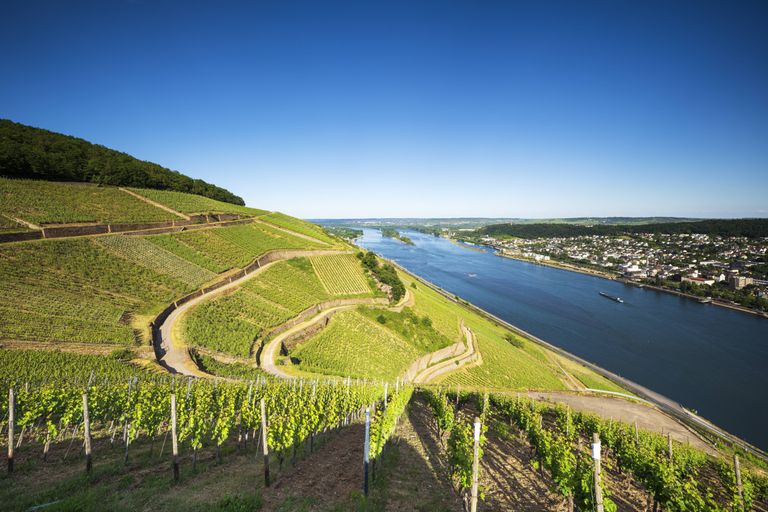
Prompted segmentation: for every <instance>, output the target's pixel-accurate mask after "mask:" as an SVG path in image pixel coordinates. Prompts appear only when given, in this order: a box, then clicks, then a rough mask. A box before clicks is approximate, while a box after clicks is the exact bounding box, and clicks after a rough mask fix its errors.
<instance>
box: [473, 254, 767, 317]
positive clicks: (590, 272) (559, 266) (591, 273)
mask: <svg viewBox="0 0 768 512" xmlns="http://www.w3.org/2000/svg"><path fill="white" fill-rule="evenodd" d="M485 247H490V248H492V249H495V247H491V246H485ZM494 254H495V255H496V256H499V257H501V258H509V259H511V260H517V261H523V262H525V263H533V264H535V265H543V266H546V267H552V268H557V269H560V270H568V271H569V272H577V273H579V274H585V275H588V276H595V277H600V278H602V279H607V280H609V281H616V282H619V283H623V284H626V285H631V286H635V287H637V288H644V289H648V290H654V291H657V292H663V293H669V294H671V295H676V296H678V297H683V298H686V299H690V300H694V301H696V302H700V301H701V299H702V297H699V296H696V295H691V294H690V293H684V292H681V291H679V290H673V289H671V288H665V287H663V286H656V285H652V284H646V283H639V282H637V281H632V280H631V279H625V278H622V277H618V276H615V275H613V274H610V273H608V272H601V271H599V270H594V269H590V268H585V267H579V266H577V265H571V264H570V263H564V262H562V261H554V260H549V261H536V260H532V259H530V258H524V257H522V256H514V255H511V254H503V253H501V252H499V251H498V250H496V252H495V253H494ZM708 304H712V305H713V306H719V307H721V308H727V309H731V310H733V311H739V312H741V313H748V314H750V315H754V316H757V317H760V318H766V319H768V313H765V312H763V311H757V310H755V309H750V308H745V307H744V306H740V305H738V304H731V303H730V302H727V301H724V300H721V299H716V298H713V299H712V300H711V301H710V302H708Z"/></svg>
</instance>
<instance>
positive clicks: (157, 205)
mask: <svg viewBox="0 0 768 512" xmlns="http://www.w3.org/2000/svg"><path fill="white" fill-rule="evenodd" d="M118 190H121V191H123V192H125V193H126V194H130V195H132V196H133V197H135V198H136V199H138V200H139V201H144V202H145V203H147V204H151V205H152V206H155V207H157V208H160V209H161V210H165V211H167V212H168V213H172V214H174V215H176V216H177V217H181V218H182V219H184V220H189V215H184V214H183V213H181V212H177V211H176V210H174V209H173V208H170V207H168V206H165V205H164V204H160V203H158V202H157V201H153V200H152V199H150V198H148V197H144V196H143V195H141V194H137V193H136V192H134V191H132V190H128V189H127V188H123V187H118Z"/></svg>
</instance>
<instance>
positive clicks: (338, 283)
mask: <svg viewBox="0 0 768 512" xmlns="http://www.w3.org/2000/svg"><path fill="white" fill-rule="evenodd" d="M310 261H311V262H312V266H313V267H314V268H315V272H317V276H318V277H319V278H320V281H321V282H322V283H323V286H324V287H325V289H326V290H327V291H328V293H329V294H330V295H354V294H357V293H370V292H371V289H370V287H369V286H368V279H367V278H366V277H365V275H364V274H363V270H362V267H361V266H360V261H359V260H358V259H357V258H355V257H354V256H353V255H351V254H340V255H336V256H315V257H313V258H311V259H310Z"/></svg>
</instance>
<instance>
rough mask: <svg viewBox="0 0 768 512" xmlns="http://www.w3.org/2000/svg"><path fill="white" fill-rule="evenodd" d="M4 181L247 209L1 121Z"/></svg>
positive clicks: (109, 154) (73, 141) (226, 196)
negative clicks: (179, 195)
mask: <svg viewBox="0 0 768 512" xmlns="http://www.w3.org/2000/svg"><path fill="white" fill-rule="evenodd" d="M0 176H7V177H11V178H27V179H44V180H51V181H82V182H90V183H98V184H103V185H114V186H128V187H141V188H155V189H161V190H175V191H177V192H188V193H191V194H197V195H201V196H205V197H210V198H211V199H216V200H219V201H224V202H227V203H232V204H238V205H245V202H244V201H243V199H242V198H241V197H239V196H236V195H235V194H233V193H232V192H230V191H228V190H226V189H223V188H221V187H217V186H216V185H211V184H210V183H206V182H205V181H203V180H197V179H192V178H190V177H189V176H185V175H183V174H181V173H179V172H176V171H172V170H170V169H166V168H165V167H162V166H160V165H158V164H155V163H152V162H145V161H142V160H138V159H136V158H134V157H132V156H130V155H128V154H126V153H121V152H119V151H115V150H113V149H109V148H106V147H104V146H99V145H97V144H91V143H90V142H88V141H86V140H83V139H78V138H76V137H70V136H68V135H62V134H60V133H54V132H50V131H48V130H43V129H40V128H33V127H31V126H26V125H23V124H20V123H14V122H13V121H9V120H6V119H0Z"/></svg>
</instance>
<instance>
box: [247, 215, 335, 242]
mask: <svg viewBox="0 0 768 512" xmlns="http://www.w3.org/2000/svg"><path fill="white" fill-rule="evenodd" d="M261 220H263V221H264V222H269V223H270V224H274V225H275V226H280V227H282V228H285V229H290V230H291V231H295V232H296V233H301V234H303V235H307V236H311V237H312V238H316V239H318V240H321V241H323V242H326V243H329V244H336V241H334V240H333V239H332V238H331V237H329V236H328V234H327V233H326V232H325V231H324V230H323V228H321V227H320V226H318V225H317V224H312V223H311V222H307V221H304V220H301V219H297V218H295V217H290V216H288V215H286V214H284V213H280V212H273V213H270V214H269V215H265V216H264V217H262V218H261Z"/></svg>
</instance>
